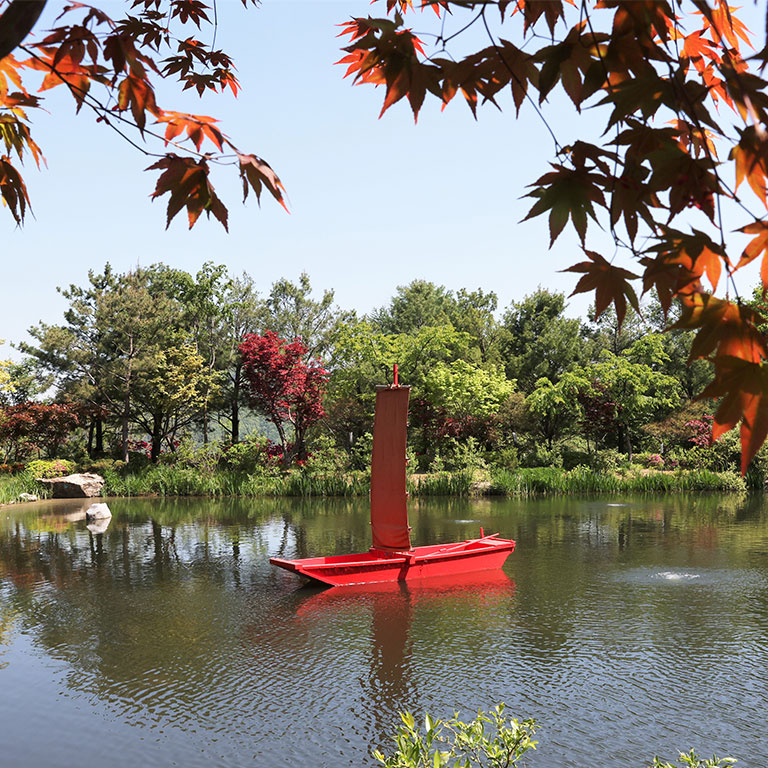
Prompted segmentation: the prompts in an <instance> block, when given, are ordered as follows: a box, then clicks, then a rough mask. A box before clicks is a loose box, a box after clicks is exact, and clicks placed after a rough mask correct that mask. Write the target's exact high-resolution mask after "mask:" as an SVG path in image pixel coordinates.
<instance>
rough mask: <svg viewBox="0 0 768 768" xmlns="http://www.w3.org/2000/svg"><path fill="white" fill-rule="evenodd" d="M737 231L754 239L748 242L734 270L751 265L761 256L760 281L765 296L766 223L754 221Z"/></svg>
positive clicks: (767, 280) (767, 265) (767, 276)
mask: <svg viewBox="0 0 768 768" xmlns="http://www.w3.org/2000/svg"><path fill="white" fill-rule="evenodd" d="M737 231H738V232H744V234H746V235H755V237H754V238H752V240H750V241H749V244H748V245H747V247H746V248H745V249H744V252H743V253H742V254H741V258H740V259H739V262H738V264H736V269H741V267H744V266H746V265H747V264H750V263H752V262H753V261H754V260H755V259H756V258H757V257H758V256H760V255H761V254H762V256H763V260H762V262H761V264H760V280H761V281H762V283H763V295H765V292H766V290H768V222H766V221H755V222H752V224H747V225H746V226H745V227H742V228H741V229H739V230H737Z"/></svg>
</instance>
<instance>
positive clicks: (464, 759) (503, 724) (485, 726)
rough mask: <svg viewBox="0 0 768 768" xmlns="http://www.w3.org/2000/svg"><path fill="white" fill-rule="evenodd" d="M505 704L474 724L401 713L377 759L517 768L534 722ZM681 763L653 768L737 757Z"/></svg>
mask: <svg viewBox="0 0 768 768" xmlns="http://www.w3.org/2000/svg"><path fill="white" fill-rule="evenodd" d="M504 709H505V708H504V704H499V705H498V706H497V707H495V708H494V709H492V710H491V711H490V712H488V713H485V712H483V711H479V712H478V713H477V716H476V717H475V718H474V719H472V720H470V721H469V722H466V723H465V722H463V721H462V720H459V716H458V714H455V715H454V716H453V717H452V718H451V719H450V720H435V719H433V718H432V717H430V715H429V714H427V713H425V715H424V725H423V727H419V726H418V725H417V724H416V718H414V716H413V715H412V714H411V713H410V712H401V713H400V720H401V721H402V725H401V726H400V727H399V728H398V729H397V731H396V733H395V736H394V742H395V749H394V752H392V754H390V755H385V754H384V753H383V752H381V751H380V750H378V749H376V750H374V752H373V757H374V758H375V759H376V760H377V761H378V762H379V763H380V764H381V765H383V766H384V767H385V768H515V766H517V765H518V764H519V763H520V761H521V759H522V758H523V756H524V755H525V754H526V752H528V751H529V750H531V749H536V746H537V744H538V742H536V741H534V740H533V736H534V734H535V733H536V729H537V725H536V722H535V721H534V720H523V721H522V722H521V721H519V720H516V719H515V718H509V719H508V718H507V717H506V716H505V714H504ZM679 760H680V762H679V764H673V763H668V762H664V761H662V760H661V758H659V757H655V758H654V759H653V764H652V765H651V766H650V768H730V766H732V765H733V764H734V763H735V762H736V760H734V759H733V758H732V757H723V758H718V757H717V756H716V755H715V756H713V757H712V758H710V759H706V758H701V757H699V755H697V754H696V752H695V751H694V750H691V751H690V752H688V753H685V752H681V753H680V755H679Z"/></svg>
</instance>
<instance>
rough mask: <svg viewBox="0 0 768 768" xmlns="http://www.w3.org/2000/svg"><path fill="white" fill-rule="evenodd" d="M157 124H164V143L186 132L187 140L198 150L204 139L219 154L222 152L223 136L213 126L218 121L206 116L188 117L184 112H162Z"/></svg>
mask: <svg viewBox="0 0 768 768" xmlns="http://www.w3.org/2000/svg"><path fill="white" fill-rule="evenodd" d="M157 122H158V123H166V125H167V127H166V129H165V143H166V145H167V144H168V142H169V141H172V140H173V139H175V138H176V137H177V136H178V135H179V134H180V133H181V132H182V131H186V133H187V138H188V139H190V140H191V141H192V143H193V144H194V145H195V149H197V150H198V151H199V150H200V146H201V145H202V143H203V140H204V139H206V138H207V139H209V140H210V141H212V142H213V143H214V144H215V145H216V148H217V149H218V150H219V152H221V151H222V145H223V143H224V140H225V139H224V134H223V133H222V132H221V131H220V130H219V129H218V128H217V127H216V126H215V125H214V123H218V122H219V121H218V120H216V119H214V118H213V117H207V116H206V115H189V114H186V113H185V112H170V111H163V112H161V113H160V114H159V115H158V118H157Z"/></svg>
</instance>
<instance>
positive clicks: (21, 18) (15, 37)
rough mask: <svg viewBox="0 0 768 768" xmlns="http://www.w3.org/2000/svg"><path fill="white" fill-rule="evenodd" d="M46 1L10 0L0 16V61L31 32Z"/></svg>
mask: <svg viewBox="0 0 768 768" xmlns="http://www.w3.org/2000/svg"><path fill="white" fill-rule="evenodd" d="M46 2H47V0H11V4H10V5H9V6H8V8H7V9H6V11H5V13H4V14H3V15H2V16H0V59H4V58H5V57H6V56H7V55H8V54H9V53H12V52H13V51H14V50H15V48H16V47H17V46H19V45H21V43H23V42H24V40H25V39H26V37H27V35H28V34H29V33H30V32H31V31H32V27H34V26H35V23H36V22H37V20H38V18H39V17H40V14H41V13H42V12H43V8H45V4H46Z"/></svg>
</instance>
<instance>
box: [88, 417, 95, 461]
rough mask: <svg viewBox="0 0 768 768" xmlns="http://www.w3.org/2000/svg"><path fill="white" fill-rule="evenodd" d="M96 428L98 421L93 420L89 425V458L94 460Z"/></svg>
mask: <svg viewBox="0 0 768 768" xmlns="http://www.w3.org/2000/svg"><path fill="white" fill-rule="evenodd" d="M95 427H96V419H91V420H90V422H89V423H88V458H89V459H92V458H93V432H94V429H95Z"/></svg>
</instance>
